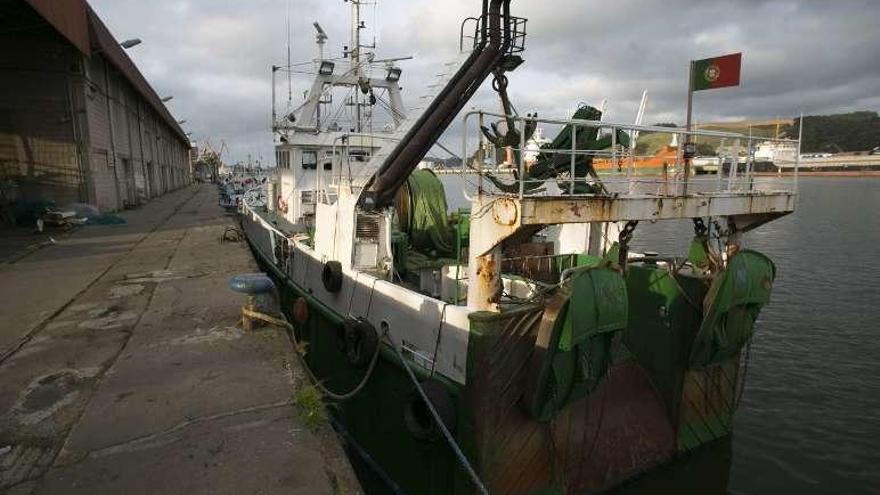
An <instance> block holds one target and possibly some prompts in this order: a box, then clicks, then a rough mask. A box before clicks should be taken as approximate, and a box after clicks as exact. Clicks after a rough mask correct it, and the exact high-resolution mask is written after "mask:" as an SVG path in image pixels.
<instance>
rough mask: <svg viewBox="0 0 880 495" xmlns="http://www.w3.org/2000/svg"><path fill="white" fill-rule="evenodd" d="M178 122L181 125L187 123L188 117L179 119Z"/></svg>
mask: <svg viewBox="0 0 880 495" xmlns="http://www.w3.org/2000/svg"><path fill="white" fill-rule="evenodd" d="M177 123H178V124H180V125H183V124H186V119H183V120H178V121H177Z"/></svg>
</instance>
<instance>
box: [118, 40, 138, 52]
mask: <svg viewBox="0 0 880 495" xmlns="http://www.w3.org/2000/svg"><path fill="white" fill-rule="evenodd" d="M141 43H143V41H141V39H140V38H132V39H130V40H125V41H123V42H122V43H120V44H119V46H121V47H122V48H125V49H126V50H127V49H129V48H131V47H133V46H138V45H140V44H141Z"/></svg>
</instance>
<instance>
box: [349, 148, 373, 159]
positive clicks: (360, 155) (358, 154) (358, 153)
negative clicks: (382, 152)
mask: <svg viewBox="0 0 880 495" xmlns="http://www.w3.org/2000/svg"><path fill="white" fill-rule="evenodd" d="M348 156H349V157H350V161H353V162H365V161H367V160H368V159H369V157H370V155H369V153H367V152H366V151H364V150H352V151H350V152H349V153H348Z"/></svg>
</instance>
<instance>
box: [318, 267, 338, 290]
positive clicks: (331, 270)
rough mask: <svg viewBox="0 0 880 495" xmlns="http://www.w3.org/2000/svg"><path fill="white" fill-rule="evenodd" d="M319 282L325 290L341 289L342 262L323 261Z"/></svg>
mask: <svg viewBox="0 0 880 495" xmlns="http://www.w3.org/2000/svg"><path fill="white" fill-rule="evenodd" d="M321 282H323V283H324V288H325V289H327V292H330V293H333V294H335V293H337V292H339V290H340V289H342V263H340V262H338V261H328V262H326V263H324V268H323V269H322V270H321Z"/></svg>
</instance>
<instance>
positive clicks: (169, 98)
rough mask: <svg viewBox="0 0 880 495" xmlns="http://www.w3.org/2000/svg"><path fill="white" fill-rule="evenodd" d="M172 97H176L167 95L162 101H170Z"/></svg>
mask: <svg viewBox="0 0 880 495" xmlns="http://www.w3.org/2000/svg"><path fill="white" fill-rule="evenodd" d="M172 99H174V97H173V96H166V97H164V98H162V103H168V102H169V101H171V100H172Z"/></svg>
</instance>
